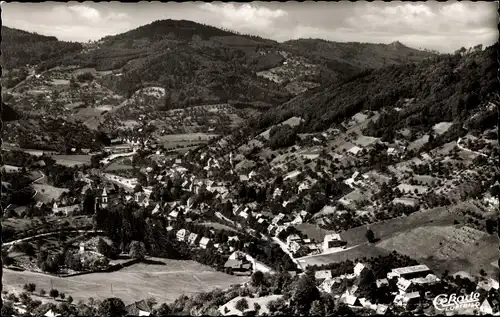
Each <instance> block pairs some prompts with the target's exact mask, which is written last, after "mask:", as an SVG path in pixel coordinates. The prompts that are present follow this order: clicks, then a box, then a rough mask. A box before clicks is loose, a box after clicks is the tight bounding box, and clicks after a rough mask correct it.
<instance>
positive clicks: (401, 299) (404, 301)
mask: <svg viewBox="0 0 500 317" xmlns="http://www.w3.org/2000/svg"><path fill="white" fill-rule="evenodd" d="M419 298H420V293H419V292H412V293H406V294H398V295H396V297H395V298H394V302H393V303H394V305H395V306H400V307H405V308H406V307H407V306H408V305H411V304H413V303H415V302H416V301H418V299H419Z"/></svg>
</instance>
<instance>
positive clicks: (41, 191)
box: [33, 184, 68, 203]
mask: <svg viewBox="0 0 500 317" xmlns="http://www.w3.org/2000/svg"><path fill="white" fill-rule="evenodd" d="M33 188H34V189H36V190H37V192H38V193H37V194H36V196H35V200H37V201H41V202H44V203H49V202H51V201H52V199H57V198H59V196H61V194H62V193H64V192H67V191H68V189H66V188H59V187H54V186H51V185H47V184H33Z"/></svg>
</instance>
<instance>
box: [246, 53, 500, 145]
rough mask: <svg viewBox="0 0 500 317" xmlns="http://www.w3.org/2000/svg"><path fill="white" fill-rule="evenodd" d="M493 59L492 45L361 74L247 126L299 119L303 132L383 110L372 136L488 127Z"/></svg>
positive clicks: (495, 66) (493, 90)
mask: <svg viewBox="0 0 500 317" xmlns="http://www.w3.org/2000/svg"><path fill="white" fill-rule="evenodd" d="M496 58H497V48H496V46H491V47H488V48H486V49H485V50H479V49H477V48H476V50H474V51H470V52H468V53H461V54H460V53H456V54H448V55H439V56H434V57H432V58H429V59H426V60H425V61H423V62H421V63H410V64H405V65H392V66H388V67H385V68H382V69H379V70H368V71H364V72H362V73H360V74H357V75H356V76H354V77H352V78H350V79H349V80H346V81H344V82H342V83H341V84H335V85H331V86H330V87H328V88H325V89H318V90H316V91H314V92H306V93H304V94H302V95H299V96H297V97H296V98H294V99H292V100H290V101H289V102H287V103H285V104H283V105H281V106H280V107H278V108H277V109H273V110H272V111H269V112H266V113H264V114H262V115H261V116H260V117H259V118H256V119H255V120H253V121H252V122H250V127H251V128H252V129H255V130H259V129H263V128H267V127H268V126H270V125H272V124H275V123H278V122H281V121H283V120H286V119H287V118H289V117H291V116H300V117H302V118H305V123H304V125H303V126H302V127H301V129H302V132H312V131H321V130H324V129H327V128H328V127H330V126H332V125H335V124H337V123H340V122H342V120H344V119H345V118H348V117H351V116H353V115H354V114H356V113H358V112H360V111H362V110H381V109H382V108H384V114H383V115H382V116H381V119H380V120H378V123H377V124H375V125H372V126H370V127H369V129H368V130H370V131H369V132H371V134H372V135H377V136H381V135H382V134H384V133H386V134H388V135H387V136H390V135H391V134H393V132H394V131H396V130H398V129H401V128H402V127H407V128H414V129H417V130H423V129H428V128H429V127H430V126H432V125H433V124H435V123H438V122H442V121H450V122H453V121H455V122H464V123H465V122H467V123H468V124H470V127H472V128H474V127H477V128H481V129H487V128H488V127H492V126H493V125H494V124H495V122H496V121H495V111H490V110H488V108H487V104H488V101H491V100H492V99H493V96H494V94H495V93H498V89H499V84H498V79H497V69H498V62H497V59H496ZM405 99H406V100H405ZM396 108H397V109H396ZM395 109H396V110H398V111H396V110H395ZM389 110H390V111H389ZM475 114H476V115H475Z"/></svg>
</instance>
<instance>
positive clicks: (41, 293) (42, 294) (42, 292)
mask: <svg viewBox="0 0 500 317" xmlns="http://www.w3.org/2000/svg"><path fill="white" fill-rule="evenodd" d="M46 294H47V291H45V290H44V289H43V288H42V289H41V290H40V296H42V297H43V296H45V295H46Z"/></svg>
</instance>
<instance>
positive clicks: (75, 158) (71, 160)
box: [52, 154, 91, 167]
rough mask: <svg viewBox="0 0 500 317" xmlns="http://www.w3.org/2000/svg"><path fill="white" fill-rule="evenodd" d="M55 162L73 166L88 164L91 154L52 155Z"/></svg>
mask: <svg viewBox="0 0 500 317" xmlns="http://www.w3.org/2000/svg"><path fill="white" fill-rule="evenodd" d="M52 158H53V159H54V160H55V161H56V163H57V164H60V165H64V166H68V167H73V166H77V165H90V158H91V155H84V154H81V155H80V154H75V155H52Z"/></svg>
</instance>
